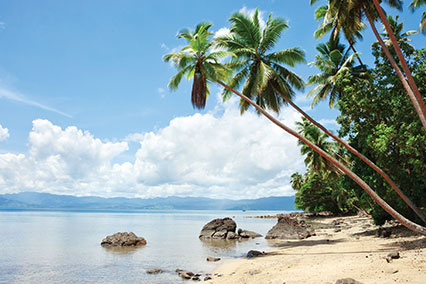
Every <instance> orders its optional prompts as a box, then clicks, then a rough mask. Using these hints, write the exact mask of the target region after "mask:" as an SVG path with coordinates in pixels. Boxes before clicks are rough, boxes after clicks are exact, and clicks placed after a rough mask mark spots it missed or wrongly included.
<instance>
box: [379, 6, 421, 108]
mask: <svg viewBox="0 0 426 284" xmlns="http://www.w3.org/2000/svg"><path fill="white" fill-rule="evenodd" d="M373 2H374V5H375V6H376V10H377V12H379V15H380V19H381V20H382V23H383V24H384V26H385V28H386V32H387V33H388V35H389V38H390V40H391V41H392V45H393V48H394V49H395V51H396V54H397V55H398V58H399V61H400V62H401V65H402V69H403V70H404V73H405V75H406V76H407V79H408V83H409V84H410V86H411V89H412V90H413V91H414V94H415V95H416V99H417V101H418V103H419V105H420V108H421V110H422V113H423V115H424V116H426V106H425V103H424V101H423V98H422V96H421V94H420V92H419V88H417V85H416V82H415V81H414V79H413V76H412V75H411V71H410V68H408V65H407V61H405V58H404V55H403V54H402V52H401V48H400V47H399V44H398V41H397V40H396V37H395V34H394V33H393V31H392V28H391V27H390V26H389V22H388V20H387V18H386V15H385V13H384V11H383V9H382V7H381V6H380V4H379V2H378V1H377V0H373Z"/></svg>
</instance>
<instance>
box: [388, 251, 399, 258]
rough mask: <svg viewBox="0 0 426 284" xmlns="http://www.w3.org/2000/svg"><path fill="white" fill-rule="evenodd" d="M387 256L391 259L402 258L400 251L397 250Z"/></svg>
mask: <svg viewBox="0 0 426 284" xmlns="http://www.w3.org/2000/svg"><path fill="white" fill-rule="evenodd" d="M387 257H390V258H391V259H398V258H400V256H399V252H397V251H395V252H391V253H389V254H388V255H387Z"/></svg>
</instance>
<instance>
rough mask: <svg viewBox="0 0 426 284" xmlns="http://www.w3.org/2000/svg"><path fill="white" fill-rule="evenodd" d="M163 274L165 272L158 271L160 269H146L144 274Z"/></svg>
mask: <svg viewBox="0 0 426 284" xmlns="http://www.w3.org/2000/svg"><path fill="white" fill-rule="evenodd" d="M163 272H166V271H164V270H163V269H160V268H153V269H148V270H147V271H146V273H148V274H159V273H163Z"/></svg>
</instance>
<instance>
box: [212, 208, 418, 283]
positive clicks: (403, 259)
mask: <svg viewBox="0 0 426 284" xmlns="http://www.w3.org/2000/svg"><path fill="white" fill-rule="evenodd" d="M336 219H341V220H343V222H344V224H346V226H344V228H342V230H341V231H340V232H335V228H334V227H333V226H330V224H331V222H332V221H333V220H336ZM315 222H319V223H320V224H324V225H320V226H322V227H327V228H323V229H317V230H316V236H313V237H310V238H308V239H305V240H293V241H279V242H276V243H274V245H275V249H274V250H272V251H270V252H267V255H265V256H262V257H258V258H252V259H247V258H244V259H238V260H231V261H229V262H225V263H224V264H223V265H222V266H220V267H219V268H218V269H217V271H215V272H214V273H216V274H219V276H217V275H216V276H213V279H212V280H209V281H206V282H204V283H214V284H221V283H226V284H234V283H235V284H237V283H238V284H251V283H253V284H263V283H265V284H266V283H268V284H269V283H274V284H284V283H285V284H293V283H330V284H334V283H335V282H336V280H338V279H342V278H353V279H355V280H357V281H360V282H361V283H365V284H370V283H371V284H373V283H413V284H414V283H419V284H420V283H422V284H426V257H425V247H426V237H424V236H418V235H414V234H412V233H411V232H409V231H407V230H405V229H404V228H400V227H397V228H396V229H394V230H393V234H392V235H391V237H389V238H383V237H376V236H375V235H374V233H375V232H376V229H377V227H376V226H373V225H371V219H370V218H368V217H360V216H351V217H344V218H320V219H316V220H315ZM317 225H318V224H317ZM345 227H346V228H345ZM392 252H399V254H400V258H399V259H392V260H391V261H390V262H388V261H387V260H386V257H387V255H388V254H389V253H392Z"/></svg>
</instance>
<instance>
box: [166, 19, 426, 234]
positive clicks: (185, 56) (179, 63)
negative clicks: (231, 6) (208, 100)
mask: <svg viewBox="0 0 426 284" xmlns="http://www.w3.org/2000/svg"><path fill="white" fill-rule="evenodd" d="M206 26H207V25H201V27H200V28H198V31H197V32H194V33H191V34H192V35H193V36H182V35H180V36H179V37H181V38H185V39H186V40H187V41H188V43H189V44H188V46H186V47H184V48H183V49H181V51H180V52H178V53H181V54H176V53H171V54H167V55H165V56H164V60H165V61H166V62H169V61H171V60H172V61H173V62H174V63H175V66H176V68H177V69H178V70H179V72H178V73H177V74H176V75H175V76H174V77H173V78H172V80H171V81H170V83H169V86H170V87H171V88H177V86H178V85H179V83H180V80H181V79H182V77H183V75H184V74H187V78H188V79H191V78H193V79H194V80H198V78H200V76H203V77H202V78H203V80H205V81H204V82H203V83H206V86H207V80H210V81H211V82H213V81H214V80H216V82H217V83H218V84H219V85H221V86H222V87H224V88H225V89H227V90H229V91H231V92H233V93H234V94H236V95H237V96H239V97H240V98H241V99H243V100H244V101H245V102H246V103H248V104H250V105H251V106H253V107H254V108H255V109H256V110H257V111H258V112H259V113H261V114H263V115H264V116H265V117H266V118H268V119H269V120H270V121H272V122H273V123H274V124H276V125H277V126H279V127H280V128H281V129H283V130H284V131H286V132H287V133H289V134H290V135H292V136H294V137H296V138H297V139H299V140H301V141H302V142H304V143H305V144H307V145H308V146H309V147H311V148H312V149H314V150H315V151H316V152H317V153H319V154H320V155H321V156H322V157H324V158H325V159H327V160H328V161H329V162H331V163H332V164H333V165H335V166H336V167H337V168H339V169H340V170H342V171H343V172H344V173H345V174H347V175H348V176H349V177H350V178H352V179H353V180H354V181H355V182H356V183H358V184H359V185H360V186H361V187H362V188H363V189H364V190H365V191H366V192H367V193H368V194H369V195H370V196H371V197H372V198H373V199H374V200H375V201H376V202H377V203H378V204H380V206H382V207H383V209H384V210H385V211H386V212H388V213H389V214H390V215H391V216H393V217H394V218H395V219H397V220H398V221H400V222H401V224H403V225H404V226H406V227H407V228H409V229H411V230H413V231H415V232H418V233H420V234H423V235H426V228H425V227H422V226H420V225H418V224H416V223H414V222H412V221H410V220H408V219H407V218H405V217H404V216H402V215H401V214H399V213H398V212H397V211H395V210H394V209H393V208H392V207H390V206H389V205H388V204H387V203H386V202H385V201H384V200H383V199H381V198H380V197H379V196H378V195H377V194H376V193H375V192H374V191H373V190H372V189H371V188H370V187H369V186H368V185H367V184H366V183H365V182H364V181H363V180H362V179H360V178H359V177H358V176H357V175H356V174H355V173H353V172H352V171H351V170H350V169H348V168H347V167H346V166H345V165H343V164H341V163H340V162H339V161H337V160H336V159H335V158H334V157H332V156H331V155H330V154H328V153H327V152H325V151H324V150H322V149H321V148H320V147H318V146H316V145H315V144H314V143H312V142H311V141H309V140H308V139H306V138H305V137H303V136H302V135H300V134H298V133H297V132H295V131H294V130H292V129H291V128H289V127H287V126H286V125H284V124H283V123H281V122H280V121H278V120H277V119H276V118H275V117H273V116H272V115H271V114H269V113H268V112H267V111H265V110H264V109H263V108H262V107H260V106H259V105H258V104H256V103H255V102H254V101H252V100H251V99H250V98H248V97H246V96H245V95H243V94H241V93H240V92H238V91H236V90H234V89H233V88H231V87H230V86H228V85H226V84H225V83H224V82H223V81H222V80H221V79H219V78H223V77H226V75H228V74H229V73H228V69H227V68H226V67H223V66H220V65H221V64H220V63H219V62H217V61H215V60H206V58H211V56H210V55H211V54H214V52H211V53H210V51H211V50H210V47H211V44H210V39H209V38H210V35H211V33H209V32H208V28H206ZM201 34H202V35H201ZM188 35H190V34H189V33H188ZM198 39H202V41H203V42H201V41H200V42H199V43H194V41H196V40H198ZM200 46H204V47H206V46H208V47H209V48H207V49H205V48H204V49H202V50H203V51H204V53H203V56H202V57H200V56H198V57H197V61H196V63H194V61H193V59H190V57H194V56H195V55H194V54H197V52H198V51H200V50H199V47H200ZM222 55H223V53H222ZM219 57H220V56H216V58H219ZM201 59H204V60H201ZM212 61H213V62H212ZM190 63H192V64H190ZM205 63H208V64H211V65H210V66H211V67H215V68H208V67H206V66H204V65H203V64H205ZM197 64H198V65H197ZM189 66H190V67H189ZM197 66H198V68H199V70H201V71H200V75H198V77H197V76H195V69H196V67H197ZM186 68H188V69H191V70H194V72H189V71H184V72H183V70H187V69H186ZM203 72H205V73H203ZM180 73H182V74H181V75H179V76H178V77H177V78H176V76H177V75H178V74H180ZM179 77H180V79H179ZM203 83H198V84H203ZM196 87H197V85H195V86H194V84H193V88H196ZM202 90H207V88H205V89H202ZM193 91H194V90H193ZM199 95H202V96H205V97H207V94H206V93H204V94H203V93H200V94H199Z"/></svg>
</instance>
